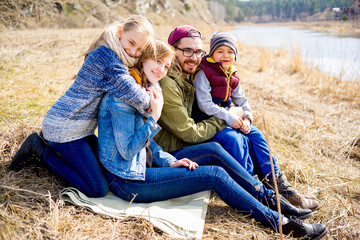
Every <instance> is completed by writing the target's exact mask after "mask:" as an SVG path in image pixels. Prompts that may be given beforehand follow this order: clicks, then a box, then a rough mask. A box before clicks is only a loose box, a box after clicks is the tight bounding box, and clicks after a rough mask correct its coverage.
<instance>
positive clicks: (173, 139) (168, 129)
mask: <svg viewBox="0 0 360 240" xmlns="http://www.w3.org/2000/svg"><path fill="white" fill-rule="evenodd" d="M189 82H191V81H190V80H189V81H185V80H183V79H182V78H181V77H180V75H179V74H178V73H177V72H175V71H169V73H168V75H167V76H166V77H165V78H163V79H162V80H161V81H160V85H161V88H162V92H163V95H164V107H163V110H162V113H161V117H160V119H159V121H158V123H159V125H160V126H161V128H162V129H161V130H160V132H159V133H158V134H157V135H156V136H155V138H154V139H155V141H156V142H157V144H159V145H160V146H161V147H162V148H163V149H164V150H165V151H167V152H171V151H175V150H178V149H181V148H184V147H187V146H190V145H194V144H197V143H202V142H205V141H207V140H209V139H211V138H212V137H213V136H214V135H215V134H216V133H217V132H219V131H221V130H223V129H224V128H225V127H226V122H225V121H223V120H221V119H218V118H216V117H210V118H209V119H206V120H204V121H202V122H199V123H195V121H194V119H192V118H191V117H190V116H191V112H192V106H193V102H194V98H195V88H194V87H193V85H192V84H190V83H189Z"/></svg>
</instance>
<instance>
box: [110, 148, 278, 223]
mask: <svg viewBox="0 0 360 240" xmlns="http://www.w3.org/2000/svg"><path fill="white" fill-rule="evenodd" d="M172 154H173V155H174V156H175V157H176V158H177V159H181V158H185V157H186V158H189V159H191V160H193V161H195V162H197V163H199V165H201V166H200V167H198V168H197V169H195V170H189V169H187V168H183V167H180V168H175V167H174V168H171V167H163V168H147V169H146V177H145V181H139V180H128V179H122V178H120V177H118V176H116V175H114V174H112V173H110V172H108V173H107V178H108V181H109V183H110V189H111V191H113V192H114V193H115V194H116V195H117V196H119V197H121V198H123V199H125V200H128V201H130V200H131V199H132V198H133V197H134V195H135V194H136V197H135V199H134V202H154V201H161V200H166V199H170V198H175V197H181V196H185V195H189V194H193V193H197V192H201V191H205V190H214V191H215V192H216V193H217V194H218V196H219V197H220V198H221V199H222V200H223V201H224V202H225V203H227V204H228V205H229V206H231V207H233V208H235V209H237V210H239V211H241V212H243V213H244V214H249V215H251V216H252V217H254V218H255V219H256V220H258V221H259V222H261V223H262V224H264V225H266V226H269V227H271V228H272V229H274V230H277V229H278V222H279V215H278V213H277V212H276V211H273V210H271V209H269V208H268V207H266V206H265V205H264V204H262V203H261V202H260V201H258V200H257V198H258V199H261V200H265V199H266V198H267V197H268V195H271V194H272V191H271V190H267V189H265V188H264V187H263V185H262V184H261V183H260V182H258V181H257V180H255V179H254V178H252V176H251V175H250V174H249V173H248V172H246V170H245V169H244V168H243V167H242V166H241V165H240V164H239V163H238V162H237V161H236V160H234V158H233V157H231V155H230V154H229V153H228V152H226V151H225V150H224V149H223V148H222V147H221V146H220V145H219V144H218V143H214V142H211V143H203V144H198V145H194V146H191V147H187V148H184V149H182V150H179V151H176V152H173V153H172ZM245 189H246V190H245ZM265 201H266V200H265Z"/></svg>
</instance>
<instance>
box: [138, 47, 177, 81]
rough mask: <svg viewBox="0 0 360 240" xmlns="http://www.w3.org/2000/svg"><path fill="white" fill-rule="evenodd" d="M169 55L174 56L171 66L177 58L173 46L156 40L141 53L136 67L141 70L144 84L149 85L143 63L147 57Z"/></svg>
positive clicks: (160, 57)
mask: <svg viewBox="0 0 360 240" xmlns="http://www.w3.org/2000/svg"><path fill="white" fill-rule="evenodd" d="M168 56H172V60H171V66H170V67H172V66H173V64H174V58H175V51H174V49H173V47H172V46H171V45H169V44H167V43H166V42H163V41H160V40H155V41H154V44H151V45H149V46H148V47H147V48H146V49H145V50H144V51H143V52H142V54H141V56H140V57H139V60H138V62H137V64H136V68H137V69H138V70H139V71H140V75H141V79H142V86H143V87H146V85H147V78H146V76H145V74H144V70H143V63H144V61H145V60H147V59H153V60H155V61H156V60H157V59H164V58H167V57H168Z"/></svg>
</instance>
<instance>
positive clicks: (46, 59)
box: [0, 27, 360, 239]
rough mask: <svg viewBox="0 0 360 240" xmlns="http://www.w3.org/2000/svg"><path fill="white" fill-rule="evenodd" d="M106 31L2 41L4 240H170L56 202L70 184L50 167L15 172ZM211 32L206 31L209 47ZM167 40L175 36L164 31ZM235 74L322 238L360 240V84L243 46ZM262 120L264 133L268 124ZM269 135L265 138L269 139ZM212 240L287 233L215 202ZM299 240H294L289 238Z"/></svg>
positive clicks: (28, 34)
mask: <svg viewBox="0 0 360 240" xmlns="http://www.w3.org/2000/svg"><path fill="white" fill-rule="evenodd" d="M100 31H101V29H68V30H49V29H46V30H41V29H40V30H23V31H6V30H5V31H2V32H1V35H0V103H1V108H0V239H169V237H167V236H166V235H164V234H163V233H162V232H160V231H159V230H158V229H156V228H154V227H153V226H152V225H151V224H149V223H148V222H146V221H145V220H139V219H125V220H122V221H120V220H115V219H112V218H108V217H103V216H99V215H96V214H94V213H92V212H91V211H89V210H86V209H83V208H79V207H75V206H73V205H70V204H64V203H63V202H62V201H60V200H59V199H58V194H59V192H60V191H61V190H62V189H63V187H64V186H65V185H64V182H62V181H61V180H60V179H59V178H57V177H56V176H54V175H52V174H51V173H49V172H48V171H46V170H45V169H42V168H27V169H25V170H23V171H20V172H17V173H16V172H11V171H8V170H7V166H8V164H9V162H10V160H11V158H12V156H13V155H14V154H15V152H16V151H17V149H18V148H19V146H20V145H21V143H22V141H23V140H24V139H25V138H26V137H27V135H29V134H30V133H31V132H33V131H39V130H40V129H41V123H42V119H43V117H44V115H45V113H46V112H47V110H48V109H49V108H50V107H51V105H52V104H53V103H54V102H55V101H56V100H57V99H58V98H59V97H60V96H61V95H62V94H63V93H64V92H65V91H66V90H67V88H68V87H69V86H70V85H71V84H72V83H73V81H74V78H75V75H76V74H77V72H78V70H79V69H80V67H81V65H82V62H83V56H82V55H81V53H82V52H84V51H85V50H86V48H87V47H88V46H89V44H90V43H91V41H92V40H93V39H94V38H95V36H97V35H98V34H99V33H100ZM211 31H212V29H205V30H204V33H205V34H204V35H205V43H206V46H205V47H206V49H207V48H208V41H209V36H208V33H210V32H211ZM156 32H157V33H158V36H160V37H159V38H160V39H162V40H165V39H166V34H167V33H169V32H170V29H168V28H164V27H161V28H160V27H158V28H157V29H156ZM239 50H240V51H239V52H240V55H239V57H238V59H239V60H238V63H237V66H238V67H239V69H240V75H241V84H242V87H243V89H244V90H245V93H246V95H247V97H248V99H249V101H250V104H251V106H252V108H253V113H254V116H255V122H254V124H255V125H256V126H257V127H258V128H260V129H262V130H263V131H264V132H266V134H267V135H268V137H269V143H270V147H271V150H272V152H273V154H274V155H275V156H276V157H277V159H278V161H279V165H280V167H281V168H282V170H284V171H285V173H286V175H287V177H288V179H289V180H290V182H291V183H292V184H293V185H294V186H295V187H296V188H297V189H298V190H299V191H300V192H301V193H311V194H315V195H316V196H317V197H318V199H319V202H320V205H321V207H320V208H319V210H317V211H316V212H315V216H314V217H313V218H312V219H309V220H306V222H310V223H315V222H321V223H325V224H326V225H327V226H328V228H329V234H328V235H327V236H326V237H325V238H324V239H360V211H359V205H360V94H359V92H360V82H359V81H355V82H341V81H339V80H337V79H335V78H332V77H329V76H327V75H324V74H322V73H320V72H319V71H317V70H316V69H309V68H308V67H307V66H305V65H304V64H303V63H302V61H301V59H299V56H298V57H293V58H289V57H288V56H287V54H286V53H285V52H284V51H282V50H280V51H278V52H275V53H274V52H271V51H269V50H266V49H262V48H257V47H250V46H245V45H243V44H241V43H239ZM264 119H265V122H266V126H265V125H264ZM265 130H266V131H265ZM203 238H204V239H277V238H279V234H277V233H273V232H272V231H270V230H269V229H267V228H264V227H262V226H261V225H260V224H258V223H256V222H255V221H253V220H251V219H250V218H249V217H247V216H244V215H243V214H241V213H239V212H237V211H235V210H234V209H231V208H229V207H228V206H226V204H225V203H224V202H223V201H221V200H220V199H219V197H217V196H216V195H215V194H213V195H212V197H211V201H210V205H209V209H208V213H207V216H206V224H205V229H204V235H203ZM286 239H291V237H288V236H287V237H286Z"/></svg>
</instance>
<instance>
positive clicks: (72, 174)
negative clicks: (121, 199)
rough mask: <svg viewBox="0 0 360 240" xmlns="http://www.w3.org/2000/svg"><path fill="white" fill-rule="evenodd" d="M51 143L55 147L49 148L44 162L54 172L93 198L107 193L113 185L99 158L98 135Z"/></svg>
mask: <svg viewBox="0 0 360 240" xmlns="http://www.w3.org/2000/svg"><path fill="white" fill-rule="evenodd" d="M48 143H49V145H50V146H51V147H52V148H53V149H51V148H48V147H47V148H46V150H45V153H44V157H43V161H44V163H45V165H46V166H47V168H48V169H49V170H50V171H52V172H54V173H55V174H57V175H60V176H62V177H63V178H64V179H65V181H67V182H68V183H69V184H70V185H71V186H72V187H75V188H77V189H79V190H80V191H82V192H83V193H84V194H86V195H87V196H89V197H103V196H105V194H106V193H107V192H108V191H109V185H108V182H107V180H106V178H105V175H104V172H103V169H102V165H101V163H100V161H99V160H98V158H97V153H96V149H97V137H96V136H95V135H91V136H88V137H85V138H82V139H79V140H75V141H71V142H66V143H56V142H50V141H48ZM54 150H55V151H56V152H58V153H59V154H60V155H61V156H59V155H58V154H56V152H55V151H54Z"/></svg>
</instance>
